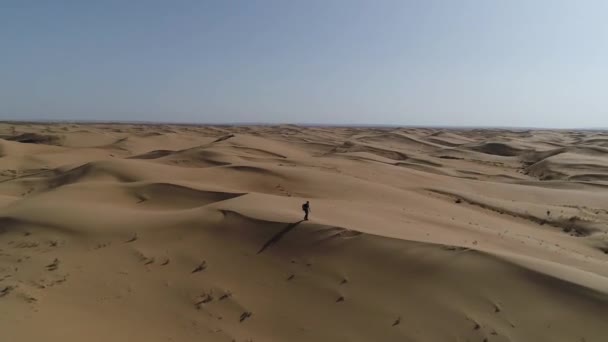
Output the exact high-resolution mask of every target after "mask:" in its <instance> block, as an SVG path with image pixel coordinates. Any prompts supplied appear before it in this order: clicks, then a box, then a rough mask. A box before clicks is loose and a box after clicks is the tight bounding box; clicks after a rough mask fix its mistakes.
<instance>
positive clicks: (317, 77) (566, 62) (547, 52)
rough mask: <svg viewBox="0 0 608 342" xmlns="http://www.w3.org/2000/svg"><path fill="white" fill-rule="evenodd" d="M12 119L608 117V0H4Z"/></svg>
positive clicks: (606, 120) (491, 121)
mask: <svg viewBox="0 0 608 342" xmlns="http://www.w3.org/2000/svg"><path fill="white" fill-rule="evenodd" d="M0 119H21V120H26V119H27V120H34V119H45V120H75V119H76V120H129V121H130V120H137V121H178V122H205V123H218V122H227V123H230V122H270V123H337V124H367V123H371V124H400V125H463V126H471V125H474V126H526V127H608V1H604V0H597V1H574V0H572V1H560V0H547V1H544V0H537V1H535V0H478V1H469V0H444V1H433V0H419V1H406V0H400V1H381V0H368V1H359V0H343V1H338V0H319V1H316V0H307V1H304V0H302V1H298V0H277V1H270V0H269V1H262V0H260V1H255V0H246V1H232V0H218V1H202V0H198V1H177V0H176V1H154V0H146V1H135V0H121V1H102V0H100V1H78V0H74V1H60V0H56V1H50V0H48V1H43V0H40V1H33V0H15V1H7V0H3V1H0Z"/></svg>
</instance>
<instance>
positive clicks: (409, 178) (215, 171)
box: [0, 123, 608, 342]
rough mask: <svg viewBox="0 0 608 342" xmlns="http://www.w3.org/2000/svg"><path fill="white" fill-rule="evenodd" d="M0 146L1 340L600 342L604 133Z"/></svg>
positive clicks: (0, 127) (138, 128)
mask: <svg viewBox="0 0 608 342" xmlns="http://www.w3.org/2000/svg"><path fill="white" fill-rule="evenodd" d="M0 138H1V139H0V172H1V173H0V307H2V310H0V340H2V341H5V340H6V341H36V340H45V341H62V342H65V341H82V340H87V341H480V342H481V341H605V340H606V339H607V338H608V324H606V317H608V155H607V154H606V153H608V152H607V151H608V145H606V142H607V141H608V134H607V133H604V132H591V131H590V132H569V131H505V130H438V129H378V128H373V129H372V128H336V127H331V128H325V127H313V128H303V127H297V126H292V125H285V126H258V127H199V126H184V125H117V124H95V125H79V124H52V125H42V124H40V125H38V124H11V123H5V124H0ZM305 200H310V201H311V205H312V215H311V218H312V219H311V220H310V221H302V220H301V219H302V213H301V210H300V205H301V204H302V202H303V201H305Z"/></svg>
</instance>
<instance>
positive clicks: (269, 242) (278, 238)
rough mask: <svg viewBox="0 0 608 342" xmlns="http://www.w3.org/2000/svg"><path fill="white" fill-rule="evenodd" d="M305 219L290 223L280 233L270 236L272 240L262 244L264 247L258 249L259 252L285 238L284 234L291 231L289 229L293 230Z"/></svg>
mask: <svg viewBox="0 0 608 342" xmlns="http://www.w3.org/2000/svg"><path fill="white" fill-rule="evenodd" d="M304 221H305V220H300V221H297V222H294V223H290V224H288V225H287V226H285V228H283V229H281V230H280V231H279V232H278V233H276V234H274V236H273V237H271V238H270V240H268V241H266V243H265V244H264V246H262V248H260V250H259V251H258V253H257V254H260V253H262V252H263V251H264V250H266V248H268V247H270V246H272V245H274V244H275V243H277V242H279V240H281V239H282V238H283V236H284V235H285V234H287V233H289V231H291V230H292V229H294V228H295V227H297V225H299V224H300V223H302V222H304Z"/></svg>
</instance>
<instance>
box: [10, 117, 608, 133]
mask: <svg viewBox="0 0 608 342" xmlns="http://www.w3.org/2000/svg"><path fill="white" fill-rule="evenodd" d="M0 123H12V124H61V123H71V124H85V125H86V124H118V125H176V126H241V127H244V126H299V127H337V128H340V127H343V128H398V127H402V128H439V129H504V130H507V129H510V130H514V129H517V130H591V131H605V130H608V127H561V128H558V127H542V126H491V125H488V126H485V125H420V124H415V125H405V124H372V123H360V124H354V123H353V124H342V123H295V122H283V123H276V122H275V123H271V122H254V121H251V122H247V121H241V122H213V123H211V122H207V123H205V122H184V121H180V122H173V121H145V120H68V119H62V120H0Z"/></svg>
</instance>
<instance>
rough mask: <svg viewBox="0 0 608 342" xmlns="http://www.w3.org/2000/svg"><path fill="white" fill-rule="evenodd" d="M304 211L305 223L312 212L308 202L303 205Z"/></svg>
mask: <svg viewBox="0 0 608 342" xmlns="http://www.w3.org/2000/svg"><path fill="white" fill-rule="evenodd" d="M302 210H304V221H308V213H309V212H310V211H311V210H310V203H309V202H308V201H306V203H304V204H302Z"/></svg>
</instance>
